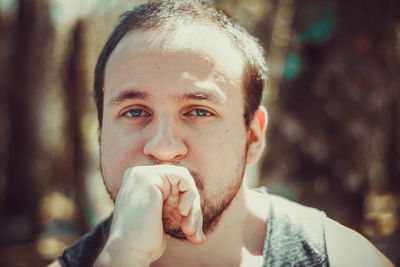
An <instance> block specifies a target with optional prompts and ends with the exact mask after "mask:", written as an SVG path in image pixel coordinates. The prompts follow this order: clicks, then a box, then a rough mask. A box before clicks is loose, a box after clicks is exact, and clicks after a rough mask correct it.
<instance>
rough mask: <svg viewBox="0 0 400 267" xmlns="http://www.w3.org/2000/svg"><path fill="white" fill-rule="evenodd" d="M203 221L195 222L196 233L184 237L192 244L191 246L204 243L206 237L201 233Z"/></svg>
mask: <svg viewBox="0 0 400 267" xmlns="http://www.w3.org/2000/svg"><path fill="white" fill-rule="evenodd" d="M202 228H203V220H199V219H198V220H197V224H196V231H195V232H194V233H193V234H190V235H186V238H187V239H188V240H189V241H190V242H191V243H192V244H196V245H198V244H201V243H203V242H204V241H205V239H206V237H205V235H204V233H203V229H202Z"/></svg>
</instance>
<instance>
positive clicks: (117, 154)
mask: <svg viewBox="0 0 400 267" xmlns="http://www.w3.org/2000/svg"><path fill="white" fill-rule="evenodd" d="M113 129H114V130H113ZM140 140H141V136H138V135H132V134H131V135H126V134H124V133H122V132H121V131H117V130H115V128H111V127H110V128H103V130H102V133H101V143H100V151H101V158H100V160H101V165H102V166H101V167H102V172H103V176H104V177H103V178H104V181H105V183H106V185H107V187H109V189H112V190H113V191H115V190H118V189H119V187H120V185H121V183H122V179H123V176H124V173H125V171H126V170H127V169H128V168H129V167H132V164H133V163H134V162H136V161H137V158H138V157H140V155H142V151H141V145H140Z"/></svg>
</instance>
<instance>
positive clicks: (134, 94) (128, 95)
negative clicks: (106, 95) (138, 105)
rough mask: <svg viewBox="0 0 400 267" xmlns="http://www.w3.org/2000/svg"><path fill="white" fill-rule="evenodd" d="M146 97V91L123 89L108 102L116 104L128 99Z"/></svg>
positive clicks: (112, 104)
mask: <svg viewBox="0 0 400 267" xmlns="http://www.w3.org/2000/svg"><path fill="white" fill-rule="evenodd" d="M138 98H139V99H146V98H149V96H148V94H147V93H143V92H138V91H135V90H128V91H123V92H121V93H120V94H119V95H117V96H115V97H113V98H112V99H111V100H110V101H109V102H108V104H109V105H110V106H114V105H118V104H120V103H122V102H124V101H125V100H128V99H138Z"/></svg>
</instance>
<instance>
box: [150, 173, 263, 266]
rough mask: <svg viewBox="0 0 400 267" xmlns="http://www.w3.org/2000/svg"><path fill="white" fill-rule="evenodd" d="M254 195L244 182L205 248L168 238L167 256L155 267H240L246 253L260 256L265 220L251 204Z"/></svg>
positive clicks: (203, 245) (244, 180)
mask: <svg viewBox="0 0 400 267" xmlns="http://www.w3.org/2000/svg"><path fill="white" fill-rule="evenodd" d="M257 194H258V193H257ZM251 195H252V193H250V191H249V190H248V189H247V183H246V178H244V179H243V182H242V185H241V187H240V189H239V191H238V193H237V194H236V196H235V197H234V199H233V200H232V202H231V204H230V206H229V207H228V208H227V209H226V210H225V211H224V212H223V213H222V215H221V216H222V217H221V218H220V220H219V221H218V223H217V225H216V226H215V228H214V230H213V232H211V233H210V234H208V235H207V236H206V241H205V242H204V243H203V244H201V245H193V244H191V243H189V242H188V241H182V240H177V239H174V238H171V237H169V236H168V237H167V247H166V250H165V253H164V254H163V256H162V257H161V258H160V259H159V260H158V261H157V262H154V263H153V264H152V266H239V265H240V262H241V261H242V254H243V250H246V251H247V252H250V253H251V254H253V255H257V254H259V255H261V254H262V246H263V241H264V235H265V218H262V220H260V216H259V215H260V214H257V211H255V209H254V206H253V205H252V204H251V202H253V200H254V199H253V196H251ZM249 199H251V200H252V201H251V202H250V201H248V200H249ZM262 216H264V215H261V217H262ZM260 231H261V233H262V234H260ZM260 245H261V248H260Z"/></svg>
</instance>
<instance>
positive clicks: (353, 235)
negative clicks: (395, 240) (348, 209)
mask: <svg viewBox="0 0 400 267" xmlns="http://www.w3.org/2000/svg"><path fill="white" fill-rule="evenodd" d="M325 237H326V245H327V252H328V258H329V262H330V265H331V266H333V267H335V266H394V265H393V264H392V263H391V262H390V261H389V260H388V259H387V258H386V257H385V256H384V255H383V254H382V253H381V252H379V251H378V249H376V248H375V247H374V245H372V243H370V242H369V241H368V240H367V239H366V238H365V237H363V236H362V235H360V234H359V233H357V232H355V231H353V230H351V229H349V228H347V227H345V226H343V225H341V224H339V223H337V222H335V221H334V220H332V219H330V218H327V219H326V221H325Z"/></svg>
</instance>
